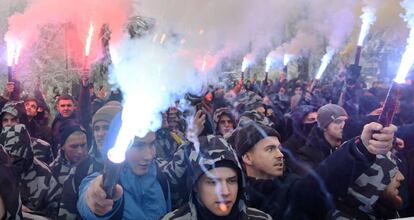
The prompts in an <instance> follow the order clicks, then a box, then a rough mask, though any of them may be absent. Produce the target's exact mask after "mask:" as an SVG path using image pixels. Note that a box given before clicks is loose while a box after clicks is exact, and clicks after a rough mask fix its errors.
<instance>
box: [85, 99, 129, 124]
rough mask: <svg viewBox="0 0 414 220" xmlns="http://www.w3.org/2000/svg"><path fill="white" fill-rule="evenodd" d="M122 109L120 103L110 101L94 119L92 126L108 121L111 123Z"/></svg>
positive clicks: (97, 112)
mask: <svg viewBox="0 0 414 220" xmlns="http://www.w3.org/2000/svg"><path fill="white" fill-rule="evenodd" d="M121 109H122V106H121V103H120V102H118V101H110V102H108V103H106V104H105V105H104V106H102V108H100V109H99V110H98V111H96V113H95V114H94V115H93V117H92V126H93V125H95V123H96V122H98V121H106V122H108V123H110V122H111V121H112V119H113V118H114V117H115V115H116V113H118V112H120V111H121Z"/></svg>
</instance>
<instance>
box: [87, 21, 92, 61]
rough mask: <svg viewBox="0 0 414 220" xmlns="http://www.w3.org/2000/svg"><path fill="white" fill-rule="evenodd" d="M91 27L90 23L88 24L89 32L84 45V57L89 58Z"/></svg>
mask: <svg viewBox="0 0 414 220" xmlns="http://www.w3.org/2000/svg"><path fill="white" fill-rule="evenodd" d="M93 31H94V28H93V25H92V22H91V23H90V24H89V31H88V37H87V38H86V45H85V56H89V53H90V50H91V42H92V36H93Z"/></svg>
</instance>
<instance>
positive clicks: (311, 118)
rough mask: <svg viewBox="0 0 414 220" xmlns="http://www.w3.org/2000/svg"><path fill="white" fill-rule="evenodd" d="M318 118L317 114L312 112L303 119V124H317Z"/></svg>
mask: <svg viewBox="0 0 414 220" xmlns="http://www.w3.org/2000/svg"><path fill="white" fill-rule="evenodd" d="M317 117H318V113H317V112H310V113H309V114H307V115H306V117H305V118H304V119H303V124H311V123H315V122H316V120H317Z"/></svg>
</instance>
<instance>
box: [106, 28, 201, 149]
mask: <svg viewBox="0 0 414 220" xmlns="http://www.w3.org/2000/svg"><path fill="white" fill-rule="evenodd" d="M176 51H177V47H176V46H174V45H171V44H169V42H168V41H167V42H166V43H164V44H162V45H161V44H159V43H158V42H156V43H154V42H153V41H152V37H151V36H146V37H144V38H141V39H129V37H125V38H124V39H123V40H122V41H121V42H120V43H119V44H116V45H112V46H111V56H112V58H113V67H112V69H111V75H110V76H111V82H112V83H114V84H116V85H117V86H119V88H120V89H121V90H122V92H123V95H124V103H123V113H122V126H121V129H120V132H119V136H118V138H117V142H116V144H115V147H114V148H116V150H114V152H118V153H119V154H120V156H121V157H122V155H123V152H125V151H126V149H127V148H128V145H129V142H130V140H132V139H133V137H134V136H139V137H143V136H145V135H146V134H147V132H149V131H156V130H157V129H158V128H160V127H161V121H162V119H161V114H160V112H163V111H165V110H167V109H168V107H170V106H172V105H173V104H174V102H175V101H176V100H180V99H181V98H183V97H184V95H185V94H186V93H187V92H192V93H194V94H198V93H199V92H200V90H201V88H202V85H203V81H202V80H201V79H200V77H199V75H197V74H196V73H195V69H194V66H193V59H191V58H190V57H188V56H186V55H181V54H177V53H176Z"/></svg>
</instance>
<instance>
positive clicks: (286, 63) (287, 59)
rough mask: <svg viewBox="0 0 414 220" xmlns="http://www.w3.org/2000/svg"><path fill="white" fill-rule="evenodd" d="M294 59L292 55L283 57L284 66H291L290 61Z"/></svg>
mask: <svg viewBox="0 0 414 220" xmlns="http://www.w3.org/2000/svg"><path fill="white" fill-rule="evenodd" d="M292 58H293V55H291V54H285V55H284V56H283V65H284V66H287V65H288V64H289V62H290V60H292Z"/></svg>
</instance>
